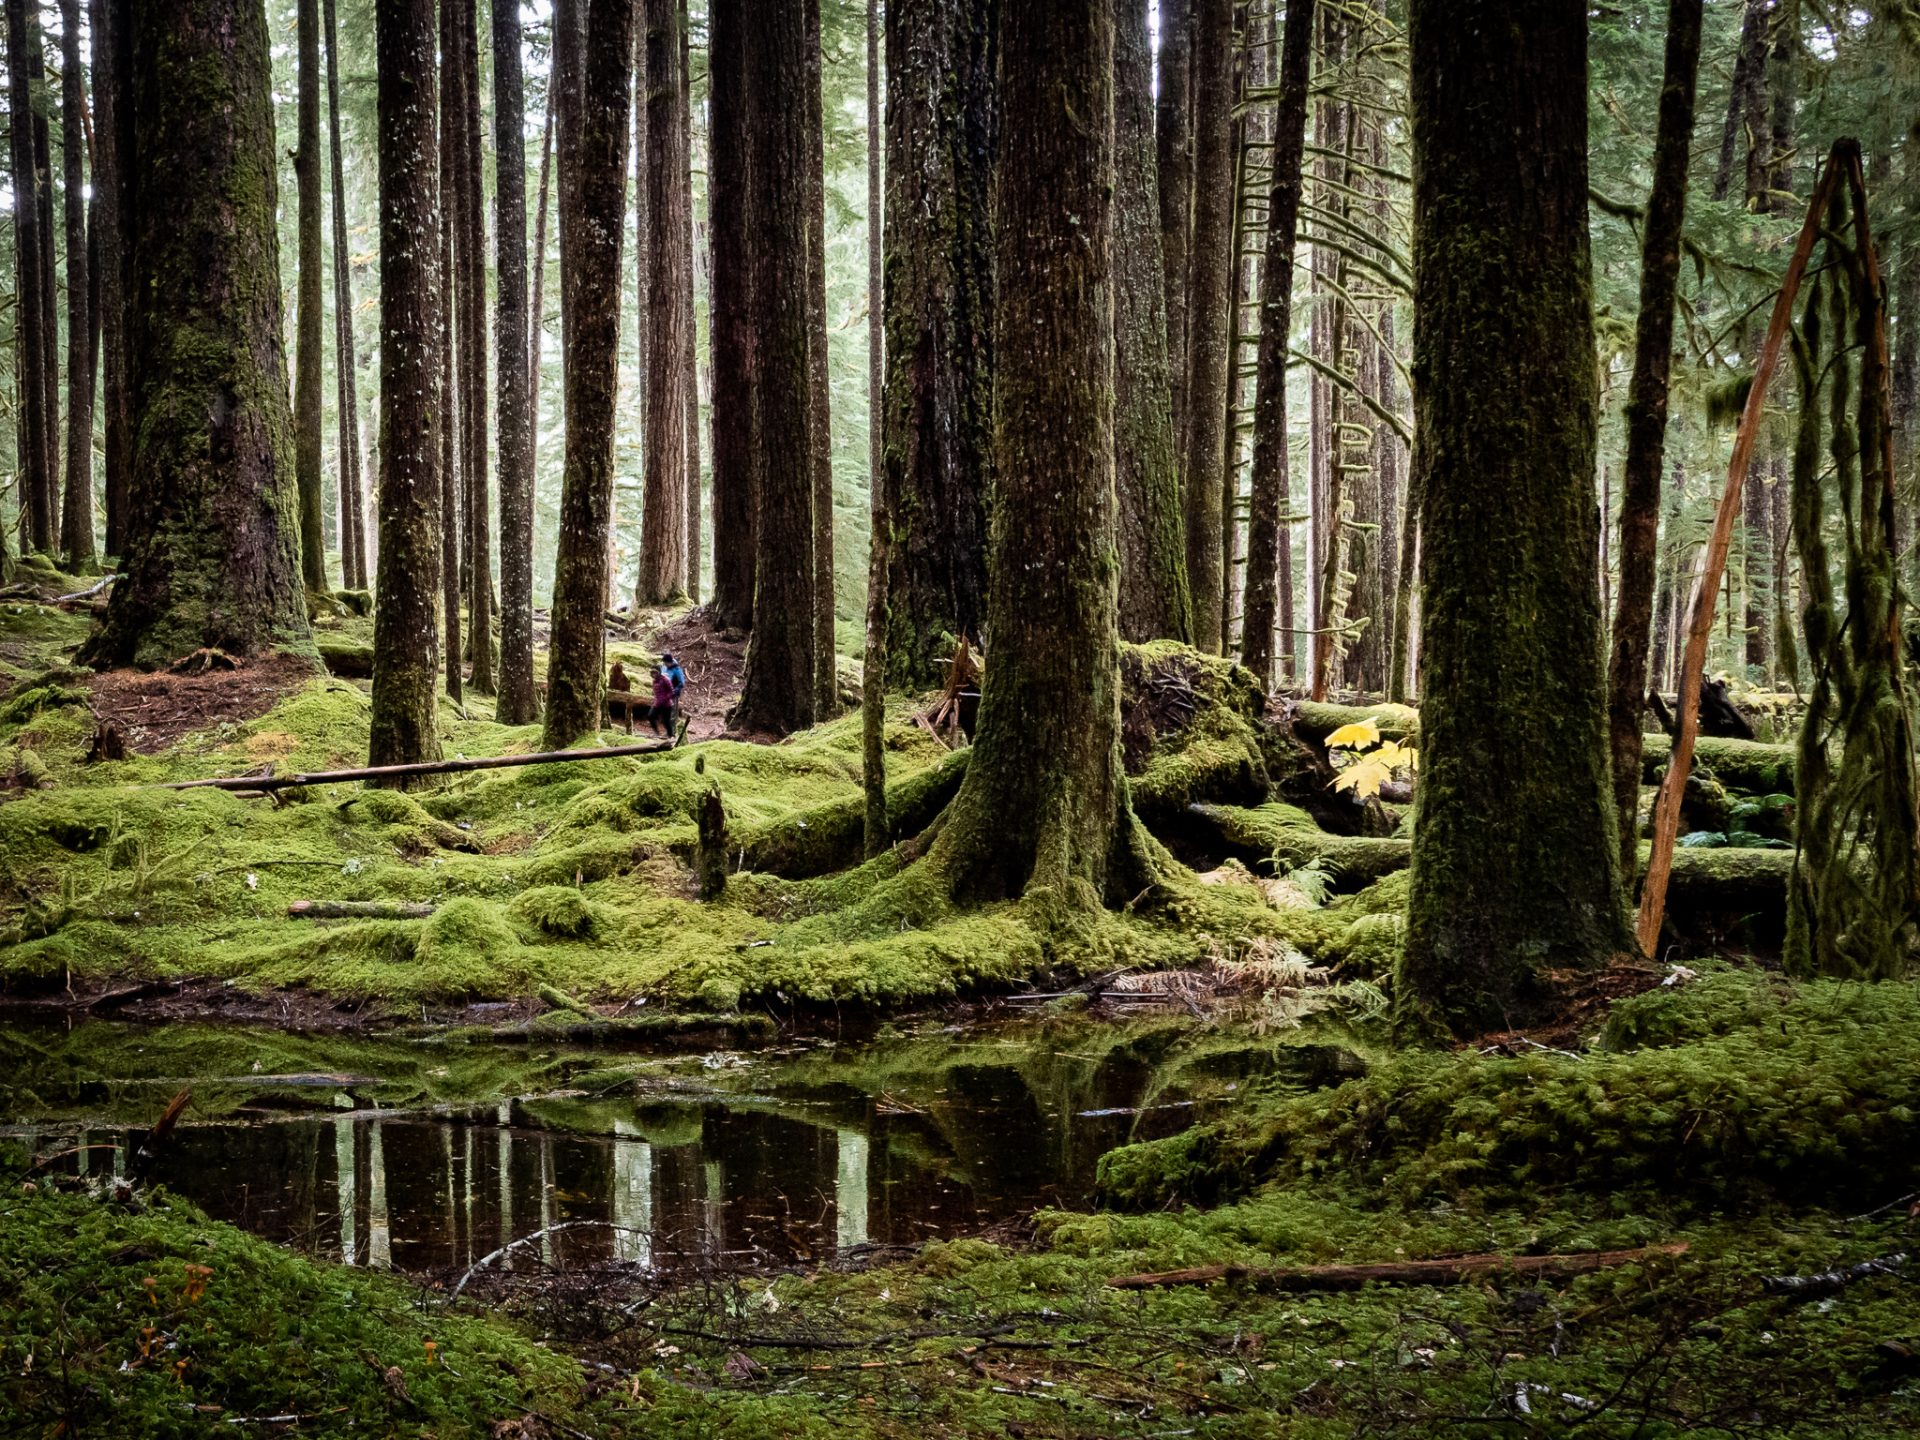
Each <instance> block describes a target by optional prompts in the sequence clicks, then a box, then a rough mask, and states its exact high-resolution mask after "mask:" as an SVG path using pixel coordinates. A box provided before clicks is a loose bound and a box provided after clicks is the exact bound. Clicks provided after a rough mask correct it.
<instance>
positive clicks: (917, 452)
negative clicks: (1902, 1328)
mask: <svg viewBox="0 0 1920 1440" xmlns="http://www.w3.org/2000/svg"><path fill="white" fill-rule="evenodd" d="M999 8H1000V5H999V0H902V3H897V4H894V5H890V6H888V7H887V12H886V42H887V43H886V67H887V74H886V82H887V114H888V116H889V117H890V123H889V124H888V126H887V134H886V145H887V157H886V187H887V195H886V218H885V241H886V244H885V262H884V263H885V266H886V273H885V279H884V282H883V286H884V300H883V304H884V307H885V325H886V343H885V355H886V361H885V363H886V382H885V385H884V387H883V389H882V392H881V399H880V410H879V412H878V423H879V425H880V430H881V446H882V449H881V466H882V473H881V492H882V502H883V507H884V509H885V511H886V517H887V523H888V526H889V533H890V536H891V539H890V541H889V544H888V562H887V609H888V618H887V680H888V682H889V683H891V684H893V685H896V686H899V687H901V688H903V689H917V688H921V687H924V686H927V685H932V684H936V683H938V682H939V681H940V680H941V679H942V678H943V676H944V673H945V672H944V671H943V669H942V668H941V665H940V662H941V661H942V660H945V659H946V658H947V657H948V656H950V655H951V654H952V653H953V647H954V642H955V641H956V640H957V639H958V638H960V637H962V636H965V637H966V638H967V639H969V640H971V641H975V642H978V641H980V640H981V639H982V638H983V632H984V630H985V624H986V618H987V614H986V611H987V514H988V500H989V496H990V495H991V493H992V490H993V353H994V352H993V314H994V285H993V223H992V213H991V205H992V194H991V189H992V177H993V154H994V151H995V149H996V140H995V137H996V133H997V129H998V124H997V108H998V107H997V101H996V81H995V78H994V54H995V49H994V32H995V20H994V16H995V12H996V11H997V10H998V9H999Z"/></svg>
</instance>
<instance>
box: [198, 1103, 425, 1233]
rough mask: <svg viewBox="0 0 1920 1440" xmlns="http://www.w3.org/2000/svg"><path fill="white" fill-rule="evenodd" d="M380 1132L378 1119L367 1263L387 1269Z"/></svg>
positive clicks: (372, 1148) (370, 1137)
mask: <svg viewBox="0 0 1920 1440" xmlns="http://www.w3.org/2000/svg"><path fill="white" fill-rule="evenodd" d="M380 1131H381V1122H380V1121H378V1120H375V1121H372V1122H371V1123H370V1124H369V1125H368V1126H367V1264H369V1265H371V1266H372V1267H373V1268H374V1269H376V1270H385V1269H387V1268H389V1267H390V1266H391V1265H392V1264H393V1231H392V1230H391V1229H390V1228H389V1227H388V1225H387V1150H386V1146H385V1144H384V1143H383V1141H382V1137H381V1134H380ZM194 1198H195V1199H198V1198H199V1197H198V1196H195V1197H194Z"/></svg>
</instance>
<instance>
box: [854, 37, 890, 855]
mask: <svg viewBox="0 0 1920 1440" xmlns="http://www.w3.org/2000/svg"><path fill="white" fill-rule="evenodd" d="M879 8H880V0H867V488H868V495H869V497H870V499H869V504H870V508H871V510H872V515H873V535H872V538H871V540H869V541H868V549H867V634H866V650H865V652H864V659H863V661H862V664H861V667H860V779H861V785H862V788H863V789H864V790H865V791H866V802H867V808H866V833H865V836H864V839H865V842H866V844H865V850H866V855H867V858H868V859H869V860H871V859H873V858H874V857H875V856H877V855H879V854H880V853H881V852H882V851H884V850H885V849H886V848H887V840H888V835H887V829H888V825H887V743H886V730H887V551H888V548H889V547H890V546H891V544H892V531H893V527H892V525H891V524H890V523H889V521H888V519H887V492H886V483H885V473H884V472H885V466H884V465H883V464H882V450H883V446H882V444H881V425H880V409H881V395H882V393H883V391H884V388H885V386H886V375H887V370H886V325H885V324H884V323H883V320H882V308H881V304H880V292H881V289H882V287H883V286H884V284H885V280H886V274H885V268H884V265H883V259H884V246H883V245H882V244H881V237H882V235H883V234H884V231H883V228H882V225H883V217H884V215H885V211H886V192H885V190H883V189H882V188H881V187H882V176H881V169H880V152H881V148H882V146H883V145H885V143H886V137H885V133H884V125H883V120H882V116H881V110H880V14H879Z"/></svg>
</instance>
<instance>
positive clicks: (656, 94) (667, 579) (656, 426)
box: [634, 0, 693, 606]
mask: <svg viewBox="0 0 1920 1440" xmlns="http://www.w3.org/2000/svg"><path fill="white" fill-rule="evenodd" d="M646 7H647V36H646V57H647V60H646V64H647V73H646V85H645V87H644V93H645V95H646V97H647V118H646V131H647V147H646V149H647V153H646V163H645V165H644V167H643V170H644V173H645V175H646V192H647V193H646V219H647V242H648V250H649V253H648V255H647V257H646V277H647V309H646V314H645V316H644V320H643V323H644V326H645V329H646V339H645V346H646V357H647V364H646V367H645V377H644V385H645V390H646V415H645V418H644V420H643V421H642V424H641V433H642V435H643V436H644V437H645V439H644V443H645V454H646V458H645V462H644V463H645V489H644V494H643V499H642V502H641V504H642V510H641V516H640V579H639V583H638V586H637V588H636V591H635V595H634V599H635V601H636V602H637V603H638V604H639V605H643V606H645V605H666V604H671V603H673V602H674V601H677V600H679V599H681V598H682V597H683V596H684V595H685V593H686V575H687V511H686V504H687V396H686V384H687V376H686V350H687V334H686V332H687V327H688V326H689V325H691V324H692V323H693V315H692V313H691V312H690V311H689V310H688V309H687V262H688V256H687V243H686V242H687V211H688V209H689V207H690V206H691V205H692V197H691V196H690V195H689V194H688V193H687V189H686V175H687V132H686V128H685V112H684V111H683V110H682V109H681V103H680V87H681V83H682V76H681V70H680V5H679V0H646Z"/></svg>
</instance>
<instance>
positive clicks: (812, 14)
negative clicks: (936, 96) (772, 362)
mask: <svg viewBox="0 0 1920 1440" xmlns="http://www.w3.org/2000/svg"><path fill="white" fill-rule="evenodd" d="M806 27H807V35H806V39H807V67H806V81H807V99H806V126H807V409H808V414H809V418H810V423H811V427H812V429H811V434H810V438H809V443H810V444H811V446H812V449H813V690H814V696H815V699H814V705H815V707H816V709H815V714H816V715H818V716H820V717H823V718H824V717H825V716H828V715H832V714H834V713H836V712H837V711H838V710H839V708H840V707H839V701H840V684H839V678H838V674H837V671H836V668H835V661H834V655H835V651H836V646H835V644H834V619H835V610H836V607H835V605H834V595H833V396H832V391H831V389H830V388H829V383H828V379H827V176H826V117H825V115H824V114H823V113H822V100H821V91H820V85H821V79H820V65H821V53H820V0H806Z"/></svg>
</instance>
